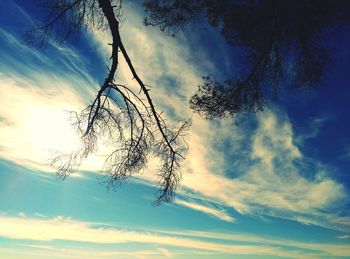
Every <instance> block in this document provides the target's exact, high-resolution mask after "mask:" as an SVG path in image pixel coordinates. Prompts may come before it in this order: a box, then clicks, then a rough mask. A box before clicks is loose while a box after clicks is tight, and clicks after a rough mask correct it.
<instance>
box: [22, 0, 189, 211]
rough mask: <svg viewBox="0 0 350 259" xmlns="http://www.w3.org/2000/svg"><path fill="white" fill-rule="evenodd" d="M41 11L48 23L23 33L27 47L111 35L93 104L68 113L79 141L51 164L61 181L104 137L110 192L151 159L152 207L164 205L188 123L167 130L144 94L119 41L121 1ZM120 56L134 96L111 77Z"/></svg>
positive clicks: (58, 1)
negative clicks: (91, 33) (97, 32)
mask: <svg viewBox="0 0 350 259" xmlns="http://www.w3.org/2000/svg"><path fill="white" fill-rule="evenodd" d="M43 6H44V7H45V8H46V10H48V16H47V20H46V21H45V22H44V23H42V24H35V25H34V27H33V28H32V29H31V30H29V31H28V32H27V34H26V42H27V44H29V45H32V46H37V47H45V45H46V44H47V42H48V40H50V39H54V40H56V41H58V42H60V43H64V42H65V41H66V40H67V39H68V38H71V37H73V38H77V37H79V33H80V32H81V29H82V28H88V27H92V28H97V29H102V28H108V30H109V31H110V33H111V35H112V43H111V44H110V45H111V48H112V51H111V65H110V68H109V72H108V75H107V77H106V79H105V81H104V83H103V84H102V86H101V87H100V89H99V91H98V92H97V95H96V98H95V99H94V100H93V102H92V104H91V105H89V106H88V107H86V108H85V109H83V110H82V111H81V112H80V113H76V112H72V115H73V122H74V125H75V127H76V128H77V131H78V133H79V135H80V136H81V148H80V149H78V150H75V151H73V152H71V153H68V154H62V155H59V156H57V157H55V158H54V159H52V161H51V165H52V166H53V167H55V168H56V169H57V174H58V176H59V177H60V178H62V179H65V178H66V177H67V176H68V175H69V174H70V173H71V172H72V171H73V169H75V168H77V167H78V166H79V165H80V164H81V162H82V161H83V160H84V159H86V158H87V157H88V156H89V155H90V154H91V153H93V152H95V151H96V149H97V142H98V139H99V138H101V137H102V136H107V138H108V140H109V142H110V143H111V144H112V146H113V148H114V150H113V151H112V152H111V154H109V155H108V157H107V159H106V161H105V165H104V168H103V171H104V173H105V174H106V176H107V180H106V184H107V186H109V187H114V186H117V185H120V184H122V183H123V182H125V180H127V179H128V178H129V177H130V176H131V175H134V174H135V173H138V172H140V171H142V169H143V168H145V167H146V165H147V162H148V160H149V158H150V157H152V156H156V157H158V158H159V160H160V168H159V173H158V181H159V183H158V184H159V190H158V193H157V197H156V200H155V201H154V204H155V205H158V204H161V203H163V202H169V201H171V200H172V199H173V198H174V194H175V193H174V191H175V190H176V188H177V187H178V185H179V181H180V178H181V173H180V163H181V160H182V159H184V154H185V152H186V149H187V146H186V135H187V134H186V133H187V130H188V128H189V126H190V124H191V122H190V121H189V120H188V121H180V122H178V124H177V125H175V126H174V127H172V128H170V127H169V126H168V123H167V122H166V120H165V119H163V118H162V116H161V113H160V112H158V111H157V109H156V107H155V105H154V103H153V101H152V98H151V95H150V93H149V89H148V88H147V86H146V85H145V84H144V82H143V81H142V80H141V78H140V77H139V76H138V74H137V72H136V69H135V67H134V66H133V64H132V62H131V59H130V57H129V55H128V52H127V50H126V48H125V46H124V44H123V42H122V39H121V36H120V33H119V26H120V18H121V17H122V15H123V12H124V10H123V3H122V0H74V1H73V0H54V1H47V2H45V3H44V4H43ZM119 53H121V56H122V57H123V58H124V59H125V61H126V63H127V65H128V67H129V69H130V71H131V73H132V76H133V78H134V79H135V80H136V82H137V84H138V86H139V91H135V90H133V89H131V88H129V87H127V86H126V85H122V84H118V83H117V80H116V79H115V73H116V71H117V68H118V60H119Z"/></svg>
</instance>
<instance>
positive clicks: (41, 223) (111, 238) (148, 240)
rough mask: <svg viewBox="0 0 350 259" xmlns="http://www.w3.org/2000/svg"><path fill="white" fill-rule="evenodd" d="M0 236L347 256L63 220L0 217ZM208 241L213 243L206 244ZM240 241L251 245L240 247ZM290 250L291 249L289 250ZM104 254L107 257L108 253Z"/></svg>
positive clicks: (258, 240) (317, 247)
mask: <svg viewBox="0 0 350 259" xmlns="http://www.w3.org/2000/svg"><path fill="white" fill-rule="evenodd" d="M0 236H1V237H3V238H8V239H18V240H31V241H38V242H39V243H38V245H39V246H42V245H41V244H40V242H45V243H42V244H45V247H44V248H43V249H44V250H45V249H47V248H48V243H46V242H50V241H54V240H64V241H70V242H72V241H73V242H83V243H94V244H100V245H102V244H118V243H143V244H152V245H159V246H160V247H161V250H159V251H160V252H161V253H163V255H165V254H167V255H171V252H169V251H173V250H174V251H175V252H176V251H181V249H194V250H198V251H208V252H214V253H223V254H238V255H239V254H259V255H273V256H283V257H291V258H314V257H315V256H321V255H322V256H346V255H349V252H350V251H349V248H348V246H345V245H335V244H334V245H333V244H327V245H326V244H321V243H309V244H308V243H301V242H296V241H292V240H273V239H267V238H263V237H258V236H249V235H242V234H240V235H234V234H233V235H231V234H220V233H215V232H195V231H193V232H191V231H187V232H186V231H183V232H174V231H156V230H155V231H147V232H144V231H135V230H134V231H130V230H123V229H118V228H116V227H111V226H109V227H108V228H106V227H103V225H101V224H97V223H91V222H84V221H76V220H72V219H67V218H63V217H56V218H51V219H45V220H43V219H37V218H28V217H27V218H20V217H8V216H0ZM207 238H211V239H213V241H208V240H207ZM220 240H225V241H230V242H231V243H229V244H228V243H227V242H222V241H220ZM237 242H238V243H237ZM242 242H248V243H250V244H239V243H242ZM77 244H79V243H77ZM71 245H72V243H71ZM73 247H74V246H73ZM165 247H166V248H165ZM38 248H40V247H38ZM291 248H293V249H292V250H291ZM164 249H165V250H164ZM169 249H170V250H169ZM179 249H180V250H179ZM100 252H103V251H100ZM105 252H106V255H108V252H107V251H105ZM113 255H115V253H113V252H112V253H111V254H110V256H113Z"/></svg>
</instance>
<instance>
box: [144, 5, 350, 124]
mask: <svg viewBox="0 0 350 259" xmlns="http://www.w3.org/2000/svg"><path fill="white" fill-rule="evenodd" d="M144 6H145V9H146V11H147V12H148V16H147V17H146V19H145V21H144V22H145V25H151V26H159V27H160V29H161V30H163V31H165V32H168V33H171V34H175V33H176V32H177V31H179V30H181V29H183V28H184V27H185V26H186V25H188V24H190V23H197V24H203V21H204V20H206V21H207V22H208V24H210V25H211V26H214V27H217V28H218V29H219V30H220V32H221V34H222V35H223V37H224V38H225V40H226V41H227V42H228V43H229V44H231V45H233V46H238V47H240V49H241V51H242V52H243V53H244V60H239V61H240V63H241V64H242V65H241V69H240V70H241V71H240V72H238V73H236V72H233V73H232V76H231V77H230V78H229V79H227V80H225V81H224V82H217V81H215V80H214V79H213V78H210V77H204V83H203V85H201V86H200V87H199V90H198V92H197V94H195V95H194V96H193V97H192V98H191V100H190V106H191V108H192V109H193V110H194V111H195V112H198V113H200V114H201V115H203V116H205V117H207V118H213V117H218V118H224V117H234V118H235V117H237V116H238V115H240V114H242V113H244V112H256V111H259V110H262V109H263V107H264V105H265V103H266V100H267V99H271V100H272V99H274V98H275V97H277V95H278V90H279V87H280V84H281V82H283V85H284V86H287V87H312V86H315V85H318V84H319V83H320V81H321V80H322V76H323V75H324V73H325V71H326V67H327V65H328V64H329V63H330V57H329V53H328V52H327V48H326V47H325V46H324V45H322V40H324V39H326V38H327V37H333V33H335V32H336V30H337V29H339V28H340V27H341V26H342V25H346V24H348V23H349V21H350V12H349V10H350V1H347V0H335V1H331V0H283V1H279V0H257V1H249V0H247V1H242V0H193V1H187V0H147V1H145V2H144ZM208 37H210V35H208ZM213 51H214V50H213ZM233 58H234V57H233ZM235 63H237V60H236V59H235Z"/></svg>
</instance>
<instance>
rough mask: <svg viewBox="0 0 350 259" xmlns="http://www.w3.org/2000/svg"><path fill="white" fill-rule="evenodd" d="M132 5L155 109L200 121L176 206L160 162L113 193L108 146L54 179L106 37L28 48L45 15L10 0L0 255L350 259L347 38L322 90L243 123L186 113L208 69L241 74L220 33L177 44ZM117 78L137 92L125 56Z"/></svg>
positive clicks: (4, 27)
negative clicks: (162, 188)
mask: <svg viewBox="0 0 350 259" xmlns="http://www.w3.org/2000/svg"><path fill="white" fill-rule="evenodd" d="M125 8H126V9H125V13H126V19H125V21H124V22H123V24H122V28H121V34H122V37H123V39H124V44H125V46H126V47H127V49H128V52H129V54H130V57H131V58H132V60H133V63H134V65H135V67H136V69H137V71H138V73H139V75H140V77H141V78H142V79H143V80H144V82H146V84H148V85H151V86H152V90H151V94H152V97H153V99H154V102H155V103H156V104H157V106H158V109H161V110H163V111H164V113H165V116H167V119H168V121H169V122H170V123H172V122H175V121H176V120H177V119H185V118H189V117H191V118H192V122H193V125H192V127H191V129H190V138H189V142H188V144H189V151H188V154H187V159H186V160H185V162H184V163H183V165H182V175H183V177H182V181H181V188H180V189H179V190H178V192H177V196H176V199H175V201H174V202H172V203H170V204H164V205H161V206H158V207H154V206H152V201H153V200H154V198H155V196H154V194H155V192H156V191H157V187H156V186H155V175H156V174H157V167H156V161H150V163H149V166H148V168H146V169H145V170H144V172H143V174H142V175H137V176H136V177H135V178H133V179H130V181H129V182H128V183H127V184H126V185H124V186H122V187H121V188H117V189H116V191H112V190H107V189H106V187H105V186H104V185H103V184H102V179H101V174H99V173H98V172H99V169H101V166H102V165H103V158H104V157H105V154H106V152H108V148H109V147H108V146H104V145H101V148H100V149H99V150H98V151H97V152H96V154H95V155H93V156H91V157H90V158H89V159H88V160H87V161H86V162H85V163H84V164H83V165H82V166H81V167H80V169H79V170H77V171H76V172H75V173H74V174H72V175H71V176H70V177H69V178H67V179H66V180H65V181H59V180H57V179H56V176H55V173H54V171H53V170H52V169H51V168H49V167H48V166H47V161H48V159H49V158H50V157H52V156H53V155H54V154H55V153H56V152H64V151H70V150H72V149H74V148H75V147H76V146H77V145H78V144H79V140H78V138H77V136H76V134H75V132H74V130H73V129H72V128H71V126H70V124H69V121H68V114H67V111H71V110H80V109H82V108H84V106H86V105H87V104H89V102H90V101H91V100H92V99H93V98H94V95H95V91H96V90H97V89H98V87H99V85H101V83H102V81H103V79H104V77H105V75H106V66H107V65H108V63H107V62H108V57H109V52H110V49H109V46H108V45H107V43H108V42H110V36H109V35H108V33H103V32H100V31H88V32H85V33H84V34H83V35H82V36H81V38H80V40H79V41H78V42H68V43H67V44H66V45H63V46H59V45H57V44H55V43H54V42H51V43H50V44H49V46H48V48H47V49H45V50H42V51H38V50H35V49H32V48H28V47H27V46H25V45H23V41H22V38H21V37H22V35H23V32H24V31H25V30H26V29H27V28H28V27H29V26H30V25H31V24H32V23H33V21H34V20H35V19H36V18H38V17H40V16H42V13H41V12H40V9H39V8H38V7H36V6H32V5H31V4H29V3H28V1H10V0H3V1H1V2H0V14H1V15H0V85H1V88H0V89H1V90H0V91H1V92H0V103H1V109H0V125H1V126H0V257H1V258H6V259H7V258H167V257H170V258H350V248H349V247H350V207H349V190H350V176H349V168H350V137H349V134H348V132H349V129H350V121H349V119H348V110H349V108H350V104H349V101H348V100H349V98H350V90H349V88H348V86H349V84H350V79H349V77H348V73H347V70H348V67H349V66H350V51H349V50H348V48H347V46H348V45H349V43H350V32H349V30H346V29H345V30H344V33H343V36H342V38H341V40H339V39H337V40H334V41H332V40H329V42H328V43H327V44H329V46H330V47H331V51H332V56H333V57H334V59H333V64H332V66H331V67H330V69H329V71H328V72H327V74H326V75H325V78H324V80H323V84H322V85H321V86H319V87H318V88H317V89H316V90H314V91H313V90H308V91H306V92H305V91H302V90H299V89H292V90H288V91H282V93H281V97H280V99H279V100H278V101H277V102H276V103H274V104H270V105H269V109H266V110H265V111H264V112H261V113H258V114H257V115H256V116H247V117H245V118H243V119H241V120H240V121H239V123H238V124H236V123H234V122H232V121H230V120H222V121H215V120H214V121H207V120H204V119H202V118H200V117H199V116H198V115H195V114H193V113H192V112H191V111H190V110H189V107H188V99H189V98H190V97H191V96H192V95H193V94H194V92H195V91H196V89H197V88H196V86H197V85H198V84H199V83H200V82H201V77H202V76H203V75H211V76H215V77H216V78H223V79H224V78H226V77H228V76H229V74H230V71H232V70H234V69H235V63H234V62H235V60H234V59H232V60H231V59H227V58H226V57H227V56H230V55H232V54H233V52H232V49H231V48H230V47H229V46H227V45H226V44H225V42H224V41H223V40H222V39H221V37H220V35H219V34H218V33H217V32H215V31H212V30H209V31H203V30H202V31H201V30H197V31H195V30H189V31H185V32H180V33H179V34H178V35H177V36H176V37H175V38H172V37H168V36H166V35H164V34H162V33H161V32H159V31H158V30H157V29H155V28H144V27H143V25H142V17H143V13H142V9H141V8H140V6H139V5H138V4H130V3H128V4H127V5H126V7H125ZM208 34H210V35H211V37H210V38H207V37H208V36H207V35H208ZM214 49H215V51H213V50H214ZM223 60H224V62H222V61H223ZM117 76H118V80H120V82H122V83H126V84H128V85H129V86H130V87H133V86H134V84H135V83H134V82H133V80H132V76H131V75H130V73H129V71H128V69H127V66H126V64H125V63H124V62H123V61H121V64H120V68H119V70H118V75H117Z"/></svg>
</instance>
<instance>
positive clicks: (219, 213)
mask: <svg viewBox="0 0 350 259" xmlns="http://www.w3.org/2000/svg"><path fill="white" fill-rule="evenodd" d="M175 203H177V204H179V205H181V206H185V207H188V208H190V209H193V210H197V211H200V212H203V213H206V214H209V215H211V216H214V217H216V218H218V219H221V220H223V221H228V222H234V221H235V219H234V218H233V217H232V216H230V215H229V214H228V213H226V211H224V210H219V209H216V208H213V207H210V206H205V205H202V204H199V203H195V202H188V201H185V200H181V199H179V198H178V199H176V201H175Z"/></svg>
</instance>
